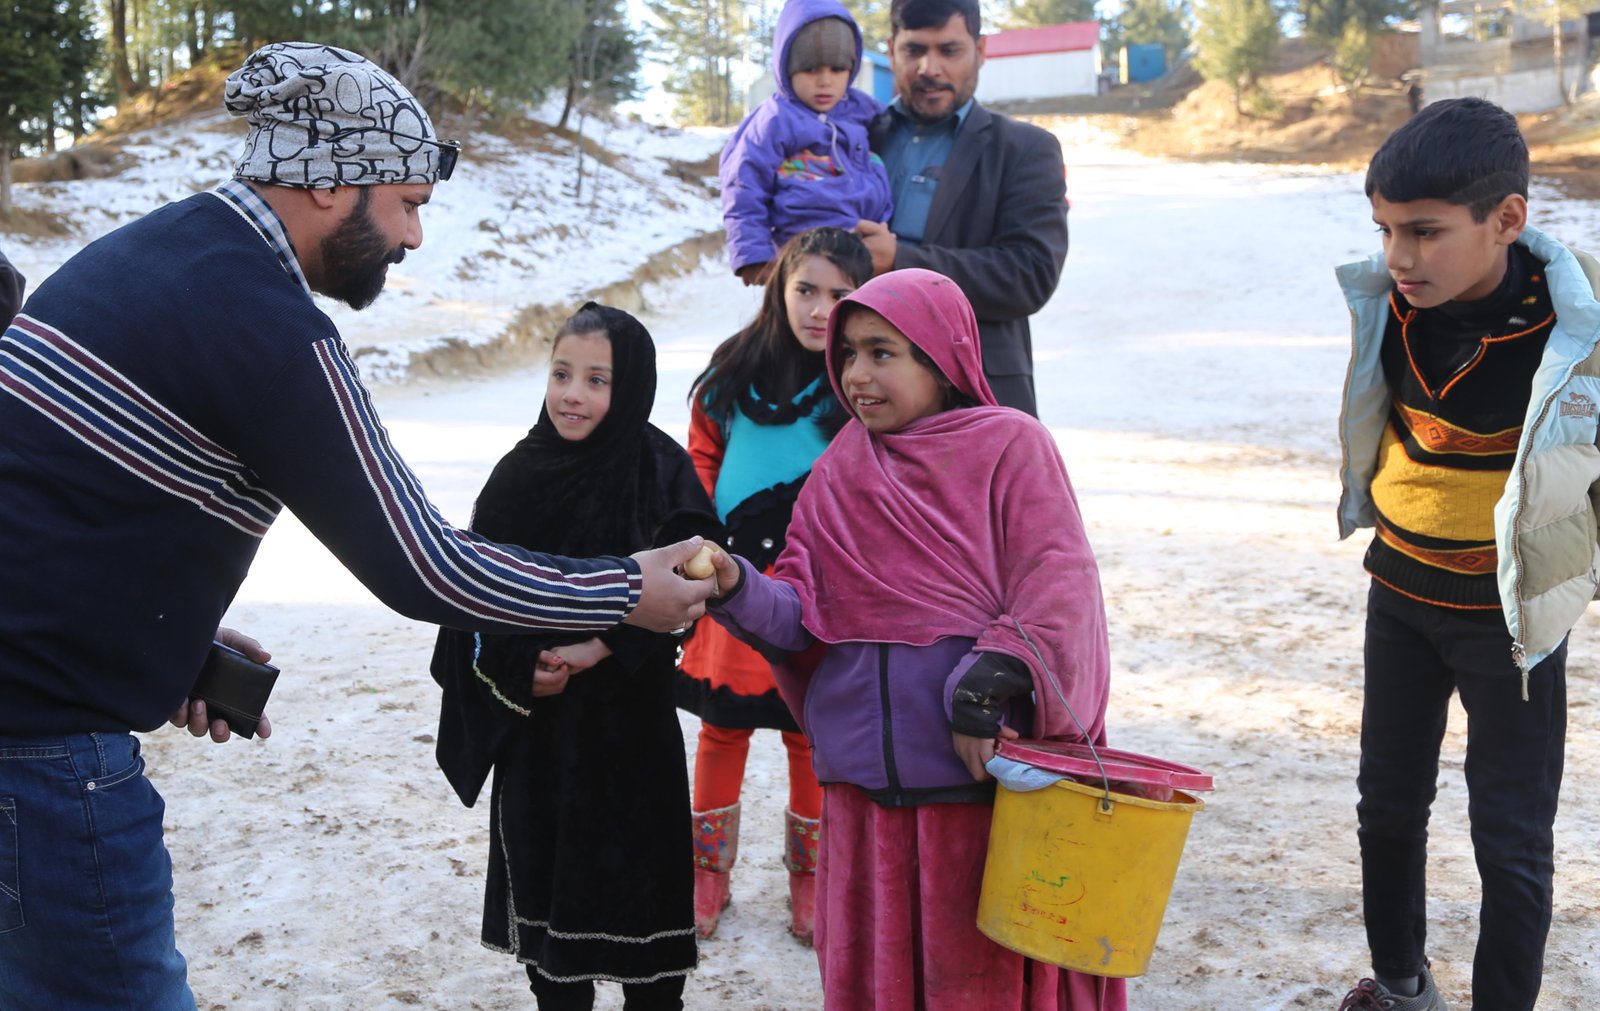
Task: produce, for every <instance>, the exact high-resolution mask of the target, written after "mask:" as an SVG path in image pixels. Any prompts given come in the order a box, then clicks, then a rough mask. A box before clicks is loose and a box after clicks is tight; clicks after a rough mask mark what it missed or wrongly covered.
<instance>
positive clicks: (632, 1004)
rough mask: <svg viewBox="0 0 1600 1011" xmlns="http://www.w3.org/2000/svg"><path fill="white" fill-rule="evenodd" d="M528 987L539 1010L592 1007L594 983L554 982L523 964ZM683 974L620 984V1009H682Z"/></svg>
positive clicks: (577, 1010)
mask: <svg viewBox="0 0 1600 1011" xmlns="http://www.w3.org/2000/svg"><path fill="white" fill-rule="evenodd" d="M524 968H526V969H527V971H528V989H530V990H532V991H533V996H534V998H535V999H536V1000H537V1001H538V1002H539V1011H590V1009H592V1008H593V1007H594V983H593V982H592V981H590V980H581V981H579V982H576V983H558V982H556V981H555V980H553V979H546V978H545V977H543V976H541V975H539V970H538V969H535V968H534V967H533V966H531V965H525V966H524ZM687 981H688V977H687V976H663V977H662V978H661V979H658V980H654V981H653V982H650V983H624V984H622V1007H623V1011H682V1008H683V985H684V983H685V982H687Z"/></svg>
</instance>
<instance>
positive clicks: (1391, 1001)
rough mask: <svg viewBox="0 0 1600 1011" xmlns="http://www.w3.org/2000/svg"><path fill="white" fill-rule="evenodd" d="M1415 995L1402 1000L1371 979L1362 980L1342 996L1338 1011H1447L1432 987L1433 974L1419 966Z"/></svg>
mask: <svg viewBox="0 0 1600 1011" xmlns="http://www.w3.org/2000/svg"><path fill="white" fill-rule="evenodd" d="M1417 983H1418V988H1417V995H1416V996H1415V997H1402V996H1400V995H1399V994H1397V993H1392V992H1390V990H1389V988H1388V987H1386V986H1384V985H1383V984H1382V983H1379V982H1378V981H1377V980H1375V979H1364V980H1362V981H1361V982H1359V983H1357V984H1356V985H1355V989H1353V990H1351V991H1350V992H1349V993H1347V994H1345V995H1344V1000H1342V1001H1340V1002H1339V1011H1450V1009H1449V1008H1448V1007H1446V1006H1445V1002H1444V998H1443V997H1441V996H1439V989H1438V987H1436V986H1434V985H1433V973H1432V972H1430V971H1429V968H1428V966H1426V965H1424V966H1423V967H1422V972H1421V973H1420V974H1418V976H1417Z"/></svg>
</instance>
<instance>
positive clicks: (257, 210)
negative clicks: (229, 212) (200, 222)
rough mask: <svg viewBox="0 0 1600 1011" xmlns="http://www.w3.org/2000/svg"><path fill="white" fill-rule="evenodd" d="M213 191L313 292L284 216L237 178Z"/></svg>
mask: <svg viewBox="0 0 1600 1011" xmlns="http://www.w3.org/2000/svg"><path fill="white" fill-rule="evenodd" d="M211 193H212V195H213V196H216V197H218V198H219V199H221V200H222V201H223V202H225V203H226V204H227V205H228V206H230V207H232V208H233V209H234V211H236V212H237V213H238V214H239V216H240V217H242V218H244V219H245V220H246V221H248V222H250V224H251V225H253V226H254V227H255V230H256V231H257V232H259V233H260V234H261V237H262V238H263V239H265V240H267V245H269V246H271V247H272V251H273V252H274V253H276V254H277V257H278V262H279V263H281V264H283V269H284V270H285V271H287V272H288V274H289V276H290V277H292V278H294V279H295V280H296V281H298V282H299V284H300V287H301V288H304V289H305V293H306V294H307V295H310V294H311V285H309V284H307V283H306V275H305V273H304V272H303V271H302V270H301V269H300V260H299V258H298V257H296V256H295V254H294V244H293V243H292V242H290V241H289V233H288V232H286V231H285V230H284V227H283V219H282V218H280V217H278V212H277V211H275V210H273V209H272V208H271V207H270V206H268V205H267V202H266V201H265V200H262V199H261V194H259V193H257V192H256V191H255V190H253V189H251V188H250V186H248V185H247V184H245V183H243V182H241V181H239V180H238V179H229V180H228V181H227V182H225V183H223V184H222V185H221V186H218V187H217V188H216V189H214V190H212V191H211Z"/></svg>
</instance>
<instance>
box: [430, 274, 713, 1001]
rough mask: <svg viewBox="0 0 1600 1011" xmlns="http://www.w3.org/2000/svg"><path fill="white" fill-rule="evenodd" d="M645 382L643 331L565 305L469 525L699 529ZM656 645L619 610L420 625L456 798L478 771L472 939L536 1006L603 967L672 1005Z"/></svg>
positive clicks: (670, 857)
mask: <svg viewBox="0 0 1600 1011" xmlns="http://www.w3.org/2000/svg"><path fill="white" fill-rule="evenodd" d="M655 385H656V365H655V346H654V344H653V343H652V341H651V339H650V335H649V333H648V332H647V331H646V330H645V328H644V327H643V326H642V325H640V323H639V322H638V320H636V319H634V318H633V317H632V316H630V315H628V314H627V313H625V312H622V311H621V310H618V309H612V308H607V307H604V306H598V305H596V304H594V303H593V302H591V303H589V304H587V305H585V306H584V307H583V308H582V309H581V310H580V311H579V312H578V313H577V314H576V315H575V316H573V317H572V318H571V319H570V320H568V321H567V322H566V324H565V325H564V326H563V327H562V328H561V330H560V332H559V333H558V334H557V336H556V340H555V345H554V347H553V348H552V351H551V365H550V378H549V383H548V388H547V391H546V394H545V404H544V409H543V410H542V411H541V412H540V415H539V422H538V424H537V425H535V426H534V428H533V429H532V430H531V431H530V432H529V433H528V434H527V436H526V437H525V438H524V439H523V440H522V441H521V442H519V443H518V444H517V445H516V446H515V447H514V448H513V449H512V450H511V452H509V453H507V454H506V456H505V458H504V459H502V460H501V461H500V463H499V464H498V465H496V467H495V469H494V472H493V473H492V474H491V475H490V477H489V481H488V483H487V484H485V485H484V487H483V491H482V492H481V493H480V494H479V496H478V501H477V505H476V506H475V508H474V512H473V523H472V529H473V530H474V531H476V532H478V533H481V534H483V535H484V536H486V537H489V538H492V539H494V540H498V541H504V542H509V543H513V544H519V545H522V546H525V547H528V548H533V549H536V550H539V551H546V552H550V553H553V554H561V555H570V556H577V557H589V556H596V555H614V556H619V557H620V556H625V555H628V554H631V553H632V552H635V551H639V550H642V549H644V548H649V547H652V546H655V545H657V544H662V543H670V542H671V541H674V540H678V539H681V538H682V537H687V536H690V535H692V534H697V533H699V534H714V533H715V532H716V531H715V519H714V518H713V516H712V509H711V503H710V502H709V501H708V500H707V498H706V494H705V491H704V489H703V488H702V487H701V485H700V482H699V481H698V479H697V478H696V477H695V473H694V468H693V465H692V464H691V462H690V460H689V455H688V454H687V453H686V452H685V451H684V450H683V449H682V448H681V447H680V446H679V445H678V444H677V443H676V442H674V441H673V440H672V439H671V438H670V437H668V436H667V435H665V434H664V433H662V432H661V431H660V430H659V429H657V428H655V427H654V426H653V425H651V424H650V423H649V416H650V408H651V405H652V404H653V403H654V400H655ZM676 649H677V641H676V637H674V636H672V635H665V634H660V633H655V632H648V631H645V630H643V629H640V628H636V627H634V626H631V625H618V626H615V627H614V628H612V629H610V630H609V631H606V632H602V633H599V634H598V635H593V636H583V635H572V634H564V635H550V636H545V635H475V634H473V633H470V632H460V631H456V630H452V629H444V630H442V631H441V632H440V634H439V640H438V644H437V646H436V647H435V650H434V657H433V667H432V670H433V675H434V678H435V680H437V681H438V682H439V683H440V685H441V686H442V687H443V688H444V700H443V708H442V710H441V713H440V721H439V742H438V758H439V766H440V768H441V769H443V770H444V773H445V776H446V778H448V779H449V780H450V783H451V785H452V786H454V787H455V789H456V792H457V793H458V794H459V795H460V797H461V799H462V801H463V802H465V803H466V804H467V805H468V806H471V805H472V804H473V803H474V801H475V800H476V799H477V796H478V793H479V791H480V789H481V788H482V786H483V783H484V780H485V779H486V778H487V776H488V772H489V770H490V768H493V770H494V784H493V787H492V789H491V790H490V811H489V828H490V842H489V847H490V849H489V867H488V874H487V888H486V894H485V896H484V910H483V933H482V938H483V943H484V945H485V946H487V947H489V948H492V949H494V950H496V951H504V952H507V953H509V954H512V955H515V956H516V957H517V959H518V960H519V961H521V962H522V963H523V964H524V966H525V967H526V969H527V973H528V979H529V981H530V984H531V988H532V990H533V992H534V995H535V996H536V997H537V999H538V1005H539V1007H540V1008H541V1009H542V1011H566V1009H588V1008H590V1007H592V1006H593V1003H594V982H593V981H594V980H614V981H617V982H620V983H621V984H622V987H623V992H624V999H625V1002H626V1003H625V1005H624V1006H625V1007H626V1008H627V1009H629V1011H646V1009H650V1011H654V1009H669V1011H675V1009H678V1008H681V1007H682V1006H683V1004H682V999H681V995H682V993H683V985H684V978H685V976H686V975H687V974H688V973H689V972H690V970H692V969H693V968H694V965H695V958H696V952H695V935H694V923H693V911H692V905H693V884H692V874H691V869H692V866H693V864H692V861H691V854H690V833H689V813H688V812H689V793H688V777H687V774H686V772H685V767H684V754H683V737H682V734H681V731H680V730H679V725H678V718H677V715H676V712H675V710H674V707H673V678H674V664H675V658H676Z"/></svg>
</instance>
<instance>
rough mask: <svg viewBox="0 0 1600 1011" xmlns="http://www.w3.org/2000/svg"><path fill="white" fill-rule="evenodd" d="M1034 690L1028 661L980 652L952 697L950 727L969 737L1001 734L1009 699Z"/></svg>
mask: <svg viewBox="0 0 1600 1011" xmlns="http://www.w3.org/2000/svg"><path fill="white" fill-rule="evenodd" d="M1031 691H1033V673H1032V672H1031V671H1029V670H1028V665H1027V664H1025V663H1023V662H1022V661H1021V660H1018V659H1017V658H1016V657H1014V656H1008V655H1007V654H1005V653H980V654H978V659H977V661H976V662H975V663H973V665H972V666H971V667H969V668H967V672H966V673H965V674H963V675H961V681H960V682H959V683H957V685H956V690H955V694H954V696H953V697H952V698H951V700H950V729H951V730H954V731H955V732H956V733H958V734H966V735H967V736H968V737H987V738H994V737H999V736H1000V717H1001V714H1002V710H1003V709H1004V708H1005V703H1006V701H1007V700H1009V699H1011V698H1012V697H1013V696H1017V695H1021V694H1023V693H1024V692H1031Z"/></svg>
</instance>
